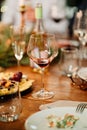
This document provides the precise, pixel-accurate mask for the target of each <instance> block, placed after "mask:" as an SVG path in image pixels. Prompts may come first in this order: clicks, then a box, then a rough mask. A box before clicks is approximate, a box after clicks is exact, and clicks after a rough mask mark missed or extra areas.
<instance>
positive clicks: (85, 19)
mask: <svg viewBox="0 0 87 130" xmlns="http://www.w3.org/2000/svg"><path fill="white" fill-rule="evenodd" d="M73 29H74V37H75V38H77V40H79V41H80V43H81V44H80V58H81V59H84V58H85V57H86V58H87V49H86V44H87V10H80V11H79V12H77V13H76V17H75V21H74V26H73Z"/></svg>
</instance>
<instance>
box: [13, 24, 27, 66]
mask: <svg viewBox="0 0 87 130" xmlns="http://www.w3.org/2000/svg"><path fill="white" fill-rule="evenodd" d="M11 29H12V30H11V31H12V48H13V51H14V55H15V58H16V59H17V64H18V66H20V60H21V59H22V58H23V54H24V52H25V45H26V42H25V38H24V37H25V34H24V28H21V27H15V26H14V27H12V28H11Z"/></svg>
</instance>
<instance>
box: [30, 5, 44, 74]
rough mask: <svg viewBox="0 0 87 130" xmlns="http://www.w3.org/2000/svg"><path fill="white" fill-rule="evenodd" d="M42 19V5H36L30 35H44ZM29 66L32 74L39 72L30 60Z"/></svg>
mask: <svg viewBox="0 0 87 130" xmlns="http://www.w3.org/2000/svg"><path fill="white" fill-rule="evenodd" d="M42 18H43V9H42V4H41V3H37V4H36V7H35V19H36V22H35V24H34V28H33V30H32V33H31V34H37V35H39V34H42V35H44V34H45V33H46V32H45V29H44V26H43V19H42ZM30 66H31V67H32V68H33V71H34V72H40V67H39V66H38V65H37V64H36V63H34V62H33V61H32V60H30Z"/></svg>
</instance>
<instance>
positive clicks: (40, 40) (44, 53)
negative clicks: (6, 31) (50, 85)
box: [27, 34, 58, 99]
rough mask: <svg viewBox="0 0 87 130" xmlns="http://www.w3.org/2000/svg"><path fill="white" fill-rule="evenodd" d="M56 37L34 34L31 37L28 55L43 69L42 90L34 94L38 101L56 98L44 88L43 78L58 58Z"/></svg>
mask: <svg viewBox="0 0 87 130" xmlns="http://www.w3.org/2000/svg"><path fill="white" fill-rule="evenodd" d="M55 44H56V41H55V36H54V35H53V34H46V35H44V34H43V35H42V34H32V35H31V36H30V40H29V44H28V48H27V54H28V56H29V58H30V59H32V60H33V61H34V62H35V63H36V64H37V65H38V66H39V67H40V69H41V71H42V73H41V77H42V78H41V82H42V86H41V89H40V90H39V91H37V92H35V93H33V95H32V96H33V97H34V98H37V99H48V98H52V97H53V96H54V92H52V91H48V90H47V89H46V88H45V87H44V82H43V78H44V77H43V76H44V70H45V68H46V67H47V66H48V65H49V64H50V62H52V60H53V59H54V58H55V57H56V56H57V54H58V49H57V47H56V45H55Z"/></svg>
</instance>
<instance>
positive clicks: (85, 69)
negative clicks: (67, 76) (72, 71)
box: [77, 67, 87, 81]
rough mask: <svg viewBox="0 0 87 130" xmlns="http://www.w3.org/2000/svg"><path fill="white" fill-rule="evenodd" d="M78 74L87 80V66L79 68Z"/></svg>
mask: <svg viewBox="0 0 87 130" xmlns="http://www.w3.org/2000/svg"><path fill="white" fill-rule="evenodd" d="M77 75H78V76H79V77H80V78H81V79H83V80H85V81H87V67H82V68H81V69H79V70H78V73H77Z"/></svg>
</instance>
